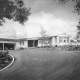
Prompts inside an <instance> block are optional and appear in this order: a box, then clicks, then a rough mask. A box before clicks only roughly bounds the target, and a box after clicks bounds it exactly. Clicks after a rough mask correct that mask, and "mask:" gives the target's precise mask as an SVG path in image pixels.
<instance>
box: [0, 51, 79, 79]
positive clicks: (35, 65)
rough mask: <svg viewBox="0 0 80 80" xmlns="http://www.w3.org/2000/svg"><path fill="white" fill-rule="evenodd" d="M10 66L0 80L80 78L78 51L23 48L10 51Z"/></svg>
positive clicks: (0, 73) (2, 73)
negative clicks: (13, 58) (13, 60)
mask: <svg viewBox="0 0 80 80" xmlns="http://www.w3.org/2000/svg"><path fill="white" fill-rule="evenodd" d="M10 54H11V55H13V56H14V57H16V58H17V59H16V61H15V62H14V64H13V65H12V66H10V67H9V68H7V69H6V70H4V71H2V72H0V80H80V77H79V76H80V52H71V51H70V52H69V51H53V50H45V49H25V50H17V51H10Z"/></svg>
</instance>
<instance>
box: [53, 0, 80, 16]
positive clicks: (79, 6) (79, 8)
mask: <svg viewBox="0 0 80 80" xmlns="http://www.w3.org/2000/svg"><path fill="white" fill-rule="evenodd" d="M53 1H58V2H59V4H61V5H64V4H65V3H67V2H69V1H72V2H75V5H74V12H77V13H78V14H79V15H80V0H53Z"/></svg>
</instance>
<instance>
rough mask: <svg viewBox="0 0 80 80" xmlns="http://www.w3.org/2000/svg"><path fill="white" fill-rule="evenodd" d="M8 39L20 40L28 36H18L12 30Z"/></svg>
mask: <svg viewBox="0 0 80 80" xmlns="http://www.w3.org/2000/svg"><path fill="white" fill-rule="evenodd" d="M8 37H10V38H12V39H19V38H26V37H27V34H26V33H25V34H18V33H17V32H16V30H14V29H13V30H12V33H11V34H9V35H8Z"/></svg>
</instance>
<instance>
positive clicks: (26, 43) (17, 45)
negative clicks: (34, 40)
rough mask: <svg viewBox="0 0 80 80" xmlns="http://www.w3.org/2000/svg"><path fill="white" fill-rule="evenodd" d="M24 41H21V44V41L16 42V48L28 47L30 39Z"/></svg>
mask: <svg viewBox="0 0 80 80" xmlns="http://www.w3.org/2000/svg"><path fill="white" fill-rule="evenodd" d="M23 42H24V44H23ZM23 42H21V44H20V42H16V47H15V48H16V49H19V48H21V47H22V48H27V47H28V41H23Z"/></svg>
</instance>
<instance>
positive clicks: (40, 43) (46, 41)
mask: <svg viewBox="0 0 80 80" xmlns="http://www.w3.org/2000/svg"><path fill="white" fill-rule="evenodd" d="M51 45H52V39H40V40H38V47H42V46H51Z"/></svg>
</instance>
